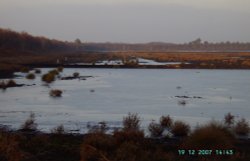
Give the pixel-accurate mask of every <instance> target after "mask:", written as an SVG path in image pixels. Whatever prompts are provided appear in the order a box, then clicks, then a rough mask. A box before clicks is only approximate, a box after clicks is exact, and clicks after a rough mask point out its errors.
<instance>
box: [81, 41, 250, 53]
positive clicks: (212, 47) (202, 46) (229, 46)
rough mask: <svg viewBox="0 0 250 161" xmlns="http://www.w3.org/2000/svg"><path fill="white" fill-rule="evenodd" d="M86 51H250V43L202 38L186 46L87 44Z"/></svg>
mask: <svg viewBox="0 0 250 161" xmlns="http://www.w3.org/2000/svg"><path fill="white" fill-rule="evenodd" d="M84 49H85V50H89V51H144V52H145V51H147V52H150V51H152V52H165V51H250V43H249V42H248V43H240V42H230V41H227V42H219V43H212V42H207V41H204V42H202V40H201V39H200V38H198V39H196V40H194V41H191V42H189V43H184V44H174V43H164V42H151V43H144V44H126V43H85V46H84Z"/></svg>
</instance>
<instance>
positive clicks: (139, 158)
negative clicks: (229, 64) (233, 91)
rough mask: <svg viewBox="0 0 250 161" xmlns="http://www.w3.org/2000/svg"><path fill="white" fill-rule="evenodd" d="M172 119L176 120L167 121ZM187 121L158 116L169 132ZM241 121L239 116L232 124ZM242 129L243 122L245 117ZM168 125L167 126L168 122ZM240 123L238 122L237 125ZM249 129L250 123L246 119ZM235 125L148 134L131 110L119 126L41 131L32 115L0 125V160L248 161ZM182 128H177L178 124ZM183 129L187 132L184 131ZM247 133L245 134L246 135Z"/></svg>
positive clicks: (249, 153) (247, 144)
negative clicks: (17, 124)
mask: <svg viewBox="0 0 250 161" xmlns="http://www.w3.org/2000/svg"><path fill="white" fill-rule="evenodd" d="M170 122H174V123H173V124H172V123H171V125H170V124H169V123H170ZM155 124H156V123H155ZM179 124H181V126H183V125H185V127H186V126H187V125H186V124H185V123H182V122H181V123H180V121H173V120H172V118H170V117H169V116H164V117H162V118H161V119H160V123H159V124H157V126H158V125H159V126H162V125H163V126H162V128H163V129H164V130H168V131H169V132H170V133H172V132H173V131H172V130H173V129H175V128H176V127H175V126H177V125H178V126H179ZM238 124H242V120H241V121H239V122H238V123H237V124H236V125H234V126H235V127H237V126H239V125H238ZM243 124H244V126H245V128H246V122H243ZM166 125H167V126H166ZM240 127H242V125H240ZM247 128H249V125H248V124H247ZM233 129H234V128H233V127H232V128H229V127H228V126H226V125H225V124H222V123H217V122H211V123H208V124H206V125H203V126H200V127H197V128H196V129H195V130H193V131H191V132H190V133H185V132H187V130H186V129H185V128H184V129H183V132H182V133H181V134H182V135H179V136H173V135H172V136H164V135H163V136H162V137H159V136H157V137H146V136H145V134H144V131H142V130H141V128H140V117H139V116H138V115H137V114H129V115H128V116H126V117H124V119H123V127H122V128H121V129H117V130H115V131H113V133H109V134H107V133H106V130H107V126H106V124H105V123H104V122H102V123H100V126H94V127H92V128H91V127H90V130H89V133H87V134H72V133H67V132H66V130H65V128H64V126H63V125H59V126H58V127H56V128H54V129H52V133H49V134H45V133H42V132H39V130H38V129H37V124H36V123H35V115H34V114H33V113H31V115H30V117H29V118H28V119H27V120H26V121H25V123H24V124H23V125H21V128H20V130H18V131H12V130H10V129H8V128H6V127H1V128H0V160H1V161H175V160H183V161H215V160H220V161H247V160H249V159H250V140H249V139H247V138H245V139H243V140H242V139H238V138H237V137H236V135H235V133H234V130H233ZM179 130H181V129H179ZM245 132H247V131H245ZM183 133H185V135H183ZM248 134H249V131H248V133H244V135H245V136H247V135H248ZM183 149H185V150H186V151H189V150H191V151H194V150H195V152H198V151H199V150H213V151H215V150H224V151H231V152H233V153H231V154H228V153H224V154H223V155H215V153H212V154H211V155H198V153H196V154H192V153H191V154H192V155H191V154H186V155H180V154H179V153H178V151H179V150H183Z"/></svg>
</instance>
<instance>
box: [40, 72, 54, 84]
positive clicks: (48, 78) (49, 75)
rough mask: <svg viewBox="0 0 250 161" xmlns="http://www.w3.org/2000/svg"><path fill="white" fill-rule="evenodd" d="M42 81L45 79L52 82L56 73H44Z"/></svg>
mask: <svg viewBox="0 0 250 161" xmlns="http://www.w3.org/2000/svg"><path fill="white" fill-rule="evenodd" d="M42 81H44V82H46V83H51V82H53V81H55V75H54V74H52V73H47V74H44V75H43V76H42Z"/></svg>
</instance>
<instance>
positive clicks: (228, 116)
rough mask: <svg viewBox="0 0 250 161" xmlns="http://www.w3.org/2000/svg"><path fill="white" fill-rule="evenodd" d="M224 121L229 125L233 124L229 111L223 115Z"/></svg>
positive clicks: (232, 117)
mask: <svg viewBox="0 0 250 161" xmlns="http://www.w3.org/2000/svg"><path fill="white" fill-rule="evenodd" d="M224 123H225V124H226V125H227V126H229V127H230V126H231V125H233V124H234V116H233V115H232V114H231V113H230V112H229V113H228V114H226V115H225V117H224Z"/></svg>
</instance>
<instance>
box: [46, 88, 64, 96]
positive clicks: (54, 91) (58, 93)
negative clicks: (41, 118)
mask: <svg viewBox="0 0 250 161" xmlns="http://www.w3.org/2000/svg"><path fill="white" fill-rule="evenodd" d="M62 93H63V92H62V91H61V90H59V89H52V90H50V92H49V95H50V96H51V97H62Z"/></svg>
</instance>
